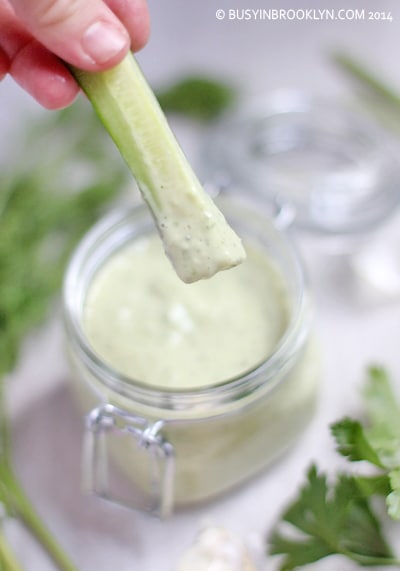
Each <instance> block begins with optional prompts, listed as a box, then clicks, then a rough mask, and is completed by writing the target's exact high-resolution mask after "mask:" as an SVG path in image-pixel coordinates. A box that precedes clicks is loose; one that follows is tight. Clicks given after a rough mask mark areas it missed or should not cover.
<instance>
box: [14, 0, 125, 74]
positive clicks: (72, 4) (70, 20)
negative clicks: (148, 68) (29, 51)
mask: <svg viewBox="0 0 400 571" xmlns="http://www.w3.org/2000/svg"><path fill="white" fill-rule="evenodd" d="M11 4H12V5H13V6H14V9H15V12H16V14H17V16H18V17H19V18H20V19H21V21H22V22H23V23H24V25H25V26H26V28H27V29H28V30H29V32H30V33H31V34H32V35H33V36H34V37H35V38H36V39H37V40H38V41H39V42H41V43H42V44H43V45H44V46H46V47H47V48H48V49H49V50H50V51H52V52H54V53H55V54H56V55H57V56H59V57H60V58H61V59H64V60H65V61H67V62H69V63H71V64H73V65H75V66H77V67H80V68H82V69H86V70H89V71H98V70H101V69H105V68H107V67H111V66H113V65H115V64H116V63H118V61H120V60H121V59H122V57H123V56H124V55H125V53H126V52H127V51H128V50H129V47H130V37H129V34H128V32H127V30H126V29H125V27H124V26H123V24H122V23H121V22H120V21H119V19H118V17H117V16H116V15H115V14H114V13H113V11H112V10H111V9H110V8H109V7H108V6H107V5H106V4H105V3H104V2H103V1H102V0H11Z"/></svg>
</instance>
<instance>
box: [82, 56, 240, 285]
mask: <svg viewBox="0 0 400 571" xmlns="http://www.w3.org/2000/svg"><path fill="white" fill-rule="evenodd" d="M72 73H73V74H74V76H75V78H76V80H77V81H78V83H79V84H80V86H81V87H82V89H83V91H84V92H85V93H86V94H87V96H88V98H89V99H90V101H91V102H92V104H93V107H94V108H95V110H96V112H97V114H98V115H99V117H100V119H101V121H102V122H103V124H104V126H105V128H106V129H107V130H108V132H109V134H110V135H111V137H112V138H113V140H114V142H115V144H116V145H117V147H118V149H119V151H120V153H121V155H122V157H123V158H124V160H125V162H126V163H127V165H128V167H129V168H130V170H131V171H132V173H133V175H134V177H135V178H136V180H137V183H138V185H139V188H140V190H141V192H142V195H143V198H144V200H145V201H146V203H147V204H148V206H149V207H150V209H151V211H152V214H153V217H154V220H155V222H156V225H157V228H158V230H159V233H160V235H161V238H162V240H163V243H164V249H165V251H166V253H167V255H168V257H169V259H170V260H171V262H172V264H173V266H174V268H175V270H176V272H177V274H178V275H179V277H180V278H181V279H182V280H183V281H185V282H193V281H196V280H199V279H202V278H208V277H210V276H212V275H213V274H214V273H216V272H217V271H219V270H223V269H227V268H230V267H232V266H235V265H237V264H239V263H240V262H241V261H242V260H243V259H244V257H245V253H244V250H243V246H242V243H241V241H240V239H239V238H238V237H237V236H236V234H235V233H234V231H233V230H232V229H231V228H230V226H229V225H228V224H227V222H226V220H225V218H224V216H223V215H222V213H221V212H220V211H219V210H218V208H217V207H216V205H215V204H214V202H213V201H212V200H211V198H210V197H209V196H208V194H207V193H206V192H205V191H204V189H203V188H202V186H201V184H200V183H199V181H198V179H197V177H196V175H195V174H194V172H193V170H192V168H191V166H190V165H189V163H188V161H187V159H186V157H185V155H184V154H183V152H182V150H181V148H180V146H179V144H178V143H177V141H176V139H175V137H174V135H173V133H172V131H171V129H170V128H169V125H168V123H167V120H166V118H165V116H164V113H163V112H162V110H161V108H160V106H159V104H158V102H157V99H156V97H155V95H154V93H153V92H152V90H151V88H150V87H149V85H148V83H147V81H146V79H145V78H144V77H143V74H142V72H141V70H140V68H139V66H138V65H137V63H136V61H135V59H134V57H133V55H132V54H128V55H127V56H126V57H125V58H124V60H123V61H122V62H121V63H120V64H118V65H117V66H116V67H114V68H112V69H111V70H107V71H103V72H97V73H91V72H86V71H82V70H78V69H76V68H72Z"/></svg>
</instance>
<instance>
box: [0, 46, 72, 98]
mask: <svg viewBox="0 0 400 571" xmlns="http://www.w3.org/2000/svg"><path fill="white" fill-rule="evenodd" d="M9 72H10V74H11V75H12V77H13V78H14V79H15V81H16V82H17V83H18V84H19V85H20V86H21V87H22V88H23V89H25V91H27V92H28V93H29V94H30V95H32V97H34V98H35V99H36V101H38V103H40V104H41V105H43V107H45V108H46V109H61V108H62V107H66V106H67V105H70V104H71V103H72V102H73V101H74V99H75V98H76V96H77V95H78V93H79V87H78V85H77V84H76V82H75V80H74V79H73V77H72V76H71V74H70V72H69V71H68V69H67V68H66V67H65V66H64V65H63V63H62V62H61V61H60V59H59V58H57V57H56V56H55V55H54V54H52V53H51V52H49V51H48V49H47V48H45V47H44V46H43V45H42V44H39V43H38V42H37V41H35V40H32V41H30V42H29V43H28V44H26V45H25V46H24V47H23V48H22V49H21V50H20V51H19V52H18V54H17V55H16V57H15V59H14V60H13V62H12V63H11V66H10V69H9Z"/></svg>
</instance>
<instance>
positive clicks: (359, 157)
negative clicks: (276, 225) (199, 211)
mask: <svg viewBox="0 0 400 571" xmlns="http://www.w3.org/2000/svg"><path fill="white" fill-rule="evenodd" d="M202 163H203V167H202V168H203V175H204V176H205V178H206V180H209V181H211V182H213V181H214V183H215V184H216V185H217V186H218V185H220V184H221V183H222V184H224V185H225V184H227V185H228V186H229V185H230V184H232V185H233V186H238V185H239V186H241V187H242V190H243V189H244V190H245V192H246V193H247V192H249V193H256V194H258V195H259V196H260V197H264V198H266V197H267V198H269V199H272V200H273V201H278V202H279V203H280V204H284V205H286V206H288V207H289V209H290V210H291V211H292V214H293V224H294V225H295V226H296V227H297V228H301V229H306V230H308V231H312V232H316V233H320V234H325V235H327V234H331V235H338V234H342V235H343V234H347V235H354V234H359V233H365V232H368V231H370V230H372V229H374V228H375V227H376V226H378V225H379V224H380V223H381V222H383V221H384V220H385V219H386V218H387V217H388V216H389V215H390V214H391V213H392V212H393V210H394V208H395V207H397V205H398V203H399V198H400V191H399V184H400V168H399V164H398V162H397V161H396V160H395V158H394V151H393V145H392V144H391V141H390V140H389V137H388V136H387V134H386V133H384V132H383V131H382V130H381V129H380V128H379V127H378V126H377V125H376V124H375V123H374V122H373V121H370V120H368V119H367V118H366V117H365V116H364V115H363V114H362V113H361V112H360V111H359V110H357V109H354V108H349V107H345V106H343V105H340V104H339V103H337V102H333V101H327V100H317V99H312V98H310V97H309V96H307V95H305V94H303V93H299V92H293V91H277V92H275V93H273V94H272V95H271V96H270V97H268V98H265V99H264V100H262V101H260V100H258V101H253V102H250V103H249V102H248V103H245V104H242V106H241V107H238V108H237V109H236V110H235V111H234V112H233V113H231V114H229V115H227V116H225V117H224V118H223V119H222V120H221V121H219V122H218V123H217V124H216V125H215V127H214V128H212V130H211V134H208V135H207V141H206V145H205V149H204V152H203V156H202Z"/></svg>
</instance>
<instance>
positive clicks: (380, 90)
mask: <svg viewBox="0 0 400 571" xmlns="http://www.w3.org/2000/svg"><path fill="white" fill-rule="evenodd" d="M334 59H335V61H336V63H338V64H339V65H340V66H341V67H342V68H343V69H344V70H345V71H347V72H348V73H350V74H351V75H352V76H353V77H355V78H356V79H357V80H359V81H360V82H361V83H362V84H364V85H365V86H367V87H368V88H370V89H371V90H372V91H373V92H374V93H375V94H376V95H379V96H380V97H383V98H384V99H386V101H387V102H389V103H390V104H392V105H394V106H396V107H400V95H399V94H398V93H396V91H394V89H393V88H392V87H390V86H389V85H387V84H386V83H384V82H383V81H382V80H381V79H379V78H377V77H376V76H375V75H373V74H372V73H371V72H370V71H369V70H368V69H366V68H365V67H364V66H363V65H362V64H360V63H359V62H357V61H356V60H354V59H353V58H352V57H350V56H348V55H346V54H343V53H338V54H335V56H334Z"/></svg>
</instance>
